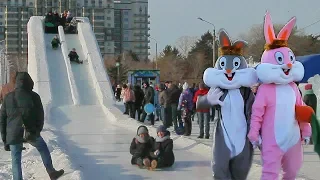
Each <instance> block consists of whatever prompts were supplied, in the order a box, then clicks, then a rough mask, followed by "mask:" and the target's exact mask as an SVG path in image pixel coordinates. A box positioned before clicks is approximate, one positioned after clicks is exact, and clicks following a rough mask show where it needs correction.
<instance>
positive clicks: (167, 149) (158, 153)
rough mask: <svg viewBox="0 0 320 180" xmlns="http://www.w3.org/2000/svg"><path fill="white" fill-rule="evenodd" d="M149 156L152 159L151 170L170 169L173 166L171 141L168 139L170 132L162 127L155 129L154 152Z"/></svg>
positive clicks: (173, 158)
mask: <svg viewBox="0 0 320 180" xmlns="http://www.w3.org/2000/svg"><path fill="white" fill-rule="evenodd" d="M150 155H151V157H152V159H153V160H152V161H151V169H155V168H165V167H171V166H172V165H173V164H174V161H175V157H174V153H173V140H172V139H171V138H170V132H169V131H168V130H167V129H166V127H165V126H163V125H161V126H159V127H158V128H157V137H156V142H155V144H154V152H151V153H150Z"/></svg>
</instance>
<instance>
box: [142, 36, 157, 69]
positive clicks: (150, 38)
mask: <svg viewBox="0 0 320 180" xmlns="http://www.w3.org/2000/svg"><path fill="white" fill-rule="evenodd" d="M145 36H146V35H145ZM146 37H149V38H150V39H152V40H154V41H155V42H156V69H158V41H157V40H156V39H155V38H153V37H151V36H146Z"/></svg>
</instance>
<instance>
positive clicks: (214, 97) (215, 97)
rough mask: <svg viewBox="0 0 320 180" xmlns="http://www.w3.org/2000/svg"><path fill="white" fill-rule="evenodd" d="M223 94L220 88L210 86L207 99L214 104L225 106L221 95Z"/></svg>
mask: <svg viewBox="0 0 320 180" xmlns="http://www.w3.org/2000/svg"><path fill="white" fill-rule="evenodd" d="M222 95H223V92H222V91H221V90H220V89H219V88H214V89H213V88H210V90H209V92H208V94H207V100H208V102H209V103H210V104H211V105H212V106H214V105H220V106H223V102H222V101H220V97H221V96H222Z"/></svg>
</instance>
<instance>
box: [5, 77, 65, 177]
mask: <svg viewBox="0 0 320 180" xmlns="http://www.w3.org/2000/svg"><path fill="white" fill-rule="evenodd" d="M33 85H34V83H33V81H32V79H31V77H30V75H29V74H28V73H27V72H18V73H17V75H16V87H15V90H14V91H13V92H11V93H9V94H8V95H6V97H5V99H4V101H3V104H2V107H1V111H0V131H1V137H2V141H3V143H4V145H5V150H6V151H10V150H11V158H12V174H13V179H22V169H21V154H22V149H23V145H22V143H23V142H28V143H30V144H31V145H32V146H34V147H36V148H37V150H38V151H39V153H40V155H41V158H42V161H43V164H44V166H45V167H46V170H47V172H48V174H49V176H50V179H51V180H53V179H57V178H59V177H60V176H62V174H63V173H64V171H63V170H59V171H56V170H55V169H54V168H53V165H52V160H51V155H50V152H49V149H48V147H47V144H46V142H45V141H44V140H43V139H42V137H41V135H40V132H41V131H42V128H43V124H44V111H43V106H42V103H41V99H40V96H39V95H38V94H37V93H35V92H33V91H32V89H33Z"/></svg>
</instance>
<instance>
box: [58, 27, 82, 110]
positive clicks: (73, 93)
mask: <svg viewBox="0 0 320 180" xmlns="http://www.w3.org/2000/svg"><path fill="white" fill-rule="evenodd" d="M58 31H59V38H60V41H61V50H62V55H63V59H64V61H65V63H66V68H67V74H68V79H69V83H70V89H71V96H72V100H73V103H74V104H75V105H78V104H79V99H80V98H79V94H78V90H77V86H76V82H75V80H74V76H73V72H72V69H71V64H70V61H69V58H68V46H67V43H66V37H65V34H64V30H63V27H62V26H59V28H58Z"/></svg>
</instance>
